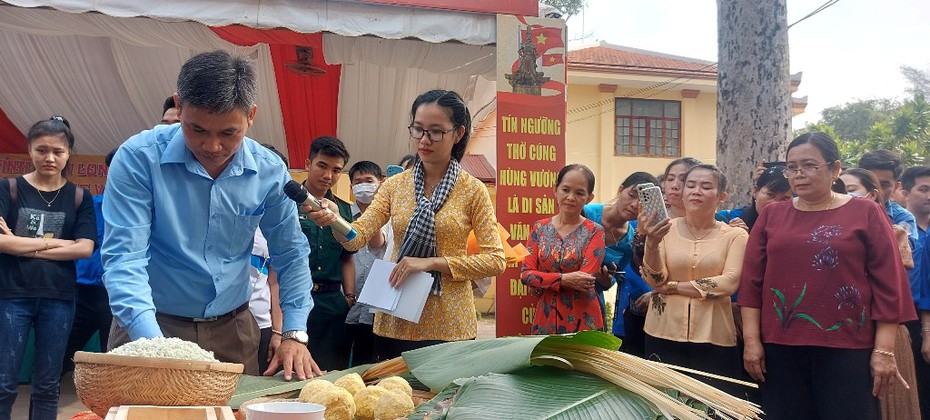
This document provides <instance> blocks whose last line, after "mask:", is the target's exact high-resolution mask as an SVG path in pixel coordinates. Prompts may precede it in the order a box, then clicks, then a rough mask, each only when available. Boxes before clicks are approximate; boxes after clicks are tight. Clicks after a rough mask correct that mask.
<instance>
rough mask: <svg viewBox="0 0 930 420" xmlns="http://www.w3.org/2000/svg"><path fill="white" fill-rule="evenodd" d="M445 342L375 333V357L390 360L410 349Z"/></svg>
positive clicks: (380, 359)
mask: <svg viewBox="0 0 930 420" xmlns="http://www.w3.org/2000/svg"><path fill="white" fill-rule="evenodd" d="M441 343H446V341H442V340H423V341H409V340H398V339H396V338H387V337H382V336H380V335H375V358H376V359H377V361H379V362H380V361H384V360H390V359H393V358H395V357H398V356H400V354H401V353H403V352H405V351H410V350H416V349H421V348H423V347H429V346H432V345H436V344H441Z"/></svg>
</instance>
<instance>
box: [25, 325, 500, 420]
mask: <svg viewBox="0 0 930 420" xmlns="http://www.w3.org/2000/svg"><path fill="white" fill-rule="evenodd" d="M496 330H497V329H496V326H495V324H494V315H490V316H484V317H482V318H481V319H479V320H478V338H494V336H495V331H496ZM29 389H30V388H29V385H20V386H19V396H18V397H17V398H16V403H15V404H13V417H12V418H13V419H14V420H25V419H28V418H29V392H30V391H29ZM86 410H87V408H85V407H84V404H81V401H80V400H78V397H77V392H75V390H74V377H73V376H72V374H70V373H68V374H66V375H65V376H64V377H63V378H61V397H60V400H59V402H58V420H68V419H70V418H71V416H73V415H75V414H77V413H80V412H82V411H86Z"/></svg>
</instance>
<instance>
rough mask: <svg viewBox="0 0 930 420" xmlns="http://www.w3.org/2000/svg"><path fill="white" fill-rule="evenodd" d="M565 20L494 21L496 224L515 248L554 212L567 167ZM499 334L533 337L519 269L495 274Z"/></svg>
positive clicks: (530, 301) (531, 311) (530, 302)
mask: <svg viewBox="0 0 930 420" xmlns="http://www.w3.org/2000/svg"><path fill="white" fill-rule="evenodd" d="M565 33H566V31H565V22H563V21H561V20H559V19H544V18H530V17H515V16H509V15H498V16H497V203H496V205H497V220H498V222H500V224H501V225H503V226H504V229H506V230H507V232H508V233H510V238H509V239H508V241H509V243H510V245H512V246H516V245H518V244H521V243H525V242H526V239H527V238H528V237H529V232H530V228H531V227H532V226H533V223H535V222H536V221H537V220H540V219H542V218H545V217H548V216H551V215H552V214H554V213H555V212H556V203H555V197H554V191H555V179H556V176H557V175H558V172H559V169H561V168H562V166H564V165H565V109H566V106H565V45H566V42H565ZM496 292H497V294H496V299H497V300H496V305H497V307H496V312H497V335H498V336H499V337H503V336H510V335H519V334H529V333H530V327H531V326H532V324H533V318H534V316H535V310H536V301H537V298H536V296H533V295H532V293H530V291H529V290H528V288H527V287H526V286H524V285H523V283H522V282H521V281H520V265H519V264H508V266H507V269H506V270H505V271H504V273H503V274H501V275H500V276H498V277H497V290H496Z"/></svg>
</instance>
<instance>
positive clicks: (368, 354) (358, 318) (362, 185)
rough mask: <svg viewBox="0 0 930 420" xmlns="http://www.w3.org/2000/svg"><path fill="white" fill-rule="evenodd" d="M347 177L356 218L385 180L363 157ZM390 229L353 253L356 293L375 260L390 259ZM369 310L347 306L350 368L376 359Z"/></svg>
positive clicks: (386, 227) (372, 317) (347, 344)
mask: <svg viewBox="0 0 930 420" xmlns="http://www.w3.org/2000/svg"><path fill="white" fill-rule="evenodd" d="M349 178H350V179H351V180H352V195H353V196H354V197H355V202H354V203H352V216H354V218H358V216H360V215H361V214H362V213H364V212H365V210H366V209H367V208H368V206H369V205H370V204H371V200H372V199H373V198H374V196H375V192H377V191H378V187H379V186H380V185H381V181H382V180H383V179H384V173H383V172H382V171H381V167H380V166H378V164H376V163H374V162H370V161H367V160H363V161H361V162H357V163H356V164H355V165H352V167H351V168H349ZM393 232H394V230H393V229H392V228H391V225H390V223H388V224H386V225H384V226H383V227H382V228H381V235H374V236H372V238H371V240H369V241H368V245H366V246H365V247H363V248H362V249H360V250H358V252H357V253H356V254H355V290H356V293H361V291H362V287H363V286H365V279H366V278H368V273H369V271H371V265H372V264H373V263H374V261H375V260H376V259H390V258H391V256H390V255H387V256H385V250H386V248H387V247H386V246H385V245H386V244H388V243H389V242H393V241H394V233H393ZM369 309H370V307H369V306H368V305H365V304H362V303H356V304H355V305H353V306H352V308H351V309H349V314H348V315H347V316H346V345H345V348H347V349H349V350H350V351H351V359H350V361H349V366H350V367H351V366H358V365H362V364H366V363H372V362H375V360H374V336H375V335H374V332H372V324H373V323H374V314H373V313H371V311H370V310H369Z"/></svg>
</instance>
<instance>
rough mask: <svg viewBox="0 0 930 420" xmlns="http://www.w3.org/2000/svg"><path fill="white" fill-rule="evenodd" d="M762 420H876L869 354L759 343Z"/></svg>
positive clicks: (868, 350)
mask: <svg viewBox="0 0 930 420" xmlns="http://www.w3.org/2000/svg"><path fill="white" fill-rule="evenodd" d="M763 346H764V348H765V368H766V375H765V383H763V384H762V387H761V389H760V391H761V394H762V410H763V411H765V413H766V416H765V418H766V420H800V419H812V420H817V419H820V420H846V419H856V420H879V419H881V417H882V415H881V410H880V407H879V402H878V398H875V397H873V396H872V372H871V369H870V367H869V361H870V359H871V357H872V349H835V348H829V347H814V346H783V345H778V344H763Z"/></svg>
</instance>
